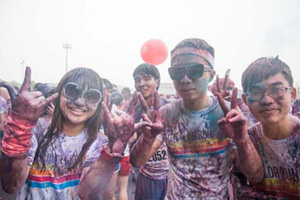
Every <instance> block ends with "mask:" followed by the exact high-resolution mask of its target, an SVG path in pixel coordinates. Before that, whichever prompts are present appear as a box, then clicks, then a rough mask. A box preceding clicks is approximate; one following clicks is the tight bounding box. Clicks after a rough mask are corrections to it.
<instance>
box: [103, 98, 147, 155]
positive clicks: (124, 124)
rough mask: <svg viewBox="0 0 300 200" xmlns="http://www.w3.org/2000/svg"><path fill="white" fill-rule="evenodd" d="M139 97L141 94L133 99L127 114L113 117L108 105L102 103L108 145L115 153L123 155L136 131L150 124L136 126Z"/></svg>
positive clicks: (118, 114) (143, 123)
mask: <svg viewBox="0 0 300 200" xmlns="http://www.w3.org/2000/svg"><path fill="white" fill-rule="evenodd" d="M138 96H139V94H136V95H135V96H134V97H133V99H132V101H131V102H130V105H129V108H128V111H127V113H124V112H120V113H117V114H113V115H112V114H111V112H110V109H109V108H108V106H107V105H106V103H105V102H102V108H103V113H104V118H105V120H103V121H104V122H105V123H104V124H103V126H104V132H105V134H106V135H107V136H108V140H109V142H108V145H109V147H110V148H111V151H112V152H113V153H120V154H122V153H123V152H124V150H125V147H126V145H127V143H128V141H129V139H130V138H131V136H132V135H133V134H134V133H135V131H136V130H137V129H140V128H141V127H142V126H144V125H146V124H148V123H147V122H142V123H137V124H134V112H135V107H136V104H137V102H138V98H139V97H138Z"/></svg>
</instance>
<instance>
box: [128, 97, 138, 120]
mask: <svg viewBox="0 0 300 200" xmlns="http://www.w3.org/2000/svg"><path fill="white" fill-rule="evenodd" d="M139 96H140V93H138V92H137V93H135V94H134V95H133V98H132V100H131V101H130V104H129V107H128V110H127V114H128V115H131V116H133V115H134V113H135V107H136V104H137V102H138V98H139Z"/></svg>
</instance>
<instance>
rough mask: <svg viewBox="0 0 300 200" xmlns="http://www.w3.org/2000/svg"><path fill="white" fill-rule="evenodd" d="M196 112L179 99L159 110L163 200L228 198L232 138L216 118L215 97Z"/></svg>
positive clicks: (232, 146) (217, 106)
mask: <svg viewBox="0 0 300 200" xmlns="http://www.w3.org/2000/svg"><path fill="white" fill-rule="evenodd" d="M210 98H212V99H213V100H212V104H211V105H210V106H209V107H207V108H205V109H203V110H200V111H189V110H187V109H185V108H184V107H183V101H182V99H179V100H176V101H174V102H171V103H169V104H167V105H166V106H164V107H162V108H161V110H160V113H161V117H162V121H163V124H164V127H165V130H164V132H163V133H162V138H163V141H164V142H166V144H167V147H168V153H169V161H170V172H169V179H168V191H167V199H172V200H174V199H175V200H176V199H228V189H227V184H228V182H229V172H230V169H231V167H232V156H231V154H232V149H233V148H235V147H234V146H235V145H234V144H233V143H232V141H231V140H230V139H229V138H228V137H226V136H225V135H224V133H222V132H221V131H220V129H219V127H218V124H217V121H218V120H219V119H221V118H222V117H223V116H224V114H223V111H222V110H221V107H220V105H219V103H218V101H217V99H216V98H215V97H210Z"/></svg>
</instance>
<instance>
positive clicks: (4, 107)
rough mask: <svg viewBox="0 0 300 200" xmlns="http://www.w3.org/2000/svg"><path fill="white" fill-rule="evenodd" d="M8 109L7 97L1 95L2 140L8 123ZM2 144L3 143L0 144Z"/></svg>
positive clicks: (0, 125)
mask: <svg viewBox="0 0 300 200" xmlns="http://www.w3.org/2000/svg"><path fill="white" fill-rule="evenodd" d="M7 110H8V106H7V103H6V101H5V99H4V98H3V97H2V96H0V142H1V140H2V137H3V134H4V132H5V124H6V111H7ZM0 146H1V144H0Z"/></svg>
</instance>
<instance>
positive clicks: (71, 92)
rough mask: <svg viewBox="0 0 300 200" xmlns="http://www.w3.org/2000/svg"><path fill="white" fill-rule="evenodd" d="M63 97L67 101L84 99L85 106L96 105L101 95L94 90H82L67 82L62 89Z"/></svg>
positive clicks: (75, 84) (78, 86)
mask: <svg viewBox="0 0 300 200" xmlns="http://www.w3.org/2000/svg"><path fill="white" fill-rule="evenodd" d="M63 93H64V96H65V97H66V98H68V99H72V100H76V99H78V98H79V97H82V96H83V97H84V99H85V102H86V103H87V104H98V103H99V102H100V101H101V99H102V93H101V92H100V91H99V90H96V89H89V90H83V89H82V87H81V86H80V85H78V84H77V83H73V82H68V83H67V84H65V86H64V87H63Z"/></svg>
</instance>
